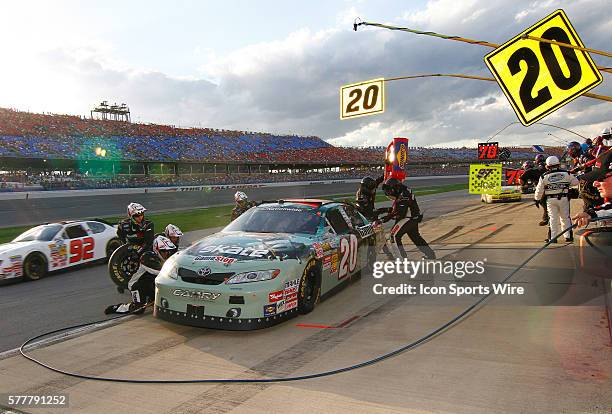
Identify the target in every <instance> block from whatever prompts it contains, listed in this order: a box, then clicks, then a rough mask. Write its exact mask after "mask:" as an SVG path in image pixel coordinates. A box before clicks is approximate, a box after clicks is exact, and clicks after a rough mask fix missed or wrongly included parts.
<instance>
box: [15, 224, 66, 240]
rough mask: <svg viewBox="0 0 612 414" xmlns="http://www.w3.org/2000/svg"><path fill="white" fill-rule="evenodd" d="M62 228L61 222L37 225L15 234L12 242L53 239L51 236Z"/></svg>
mask: <svg viewBox="0 0 612 414" xmlns="http://www.w3.org/2000/svg"><path fill="white" fill-rule="evenodd" d="M61 229H62V225H61V224H46V225H44V226H37V227H34V228H33V229H30V230H28V231H26V232H25V233H22V234H21V235H19V236H17V238H16V239H15V240H13V241H14V242H26V241H33V240H39V241H51V240H53V236H55V235H56V234H57V232H58V231H60V230H61Z"/></svg>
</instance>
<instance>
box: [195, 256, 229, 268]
mask: <svg viewBox="0 0 612 414" xmlns="http://www.w3.org/2000/svg"><path fill="white" fill-rule="evenodd" d="M237 260H238V259H236V258H234V257H225V256H196V257H194V258H193V261H194V262H218V263H221V264H224V265H225V266H229V265H230V264H232V263H234V262H236V261H237Z"/></svg>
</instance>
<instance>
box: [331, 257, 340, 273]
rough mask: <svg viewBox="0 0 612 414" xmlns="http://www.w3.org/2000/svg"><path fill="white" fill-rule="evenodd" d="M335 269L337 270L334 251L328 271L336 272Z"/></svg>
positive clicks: (336, 258) (336, 259)
mask: <svg viewBox="0 0 612 414" xmlns="http://www.w3.org/2000/svg"><path fill="white" fill-rule="evenodd" d="M337 271H338V253H334V254H332V256H331V267H330V272H331V273H336V272H337Z"/></svg>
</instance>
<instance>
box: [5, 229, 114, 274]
mask: <svg viewBox="0 0 612 414" xmlns="http://www.w3.org/2000/svg"><path fill="white" fill-rule="evenodd" d="M119 246H121V241H120V240H119V239H118V238H117V229H116V228H115V227H114V226H113V225H111V224H109V223H107V222H105V221H103V220H99V219H93V220H85V221H63V222H58V223H47V224H42V225H40V226H36V227H33V228H31V229H30V230H28V231H26V232H25V233H22V234H21V235H19V236H17V237H16V238H15V239H14V240H13V241H12V242H10V243H4V244H0V280H4V279H11V278H18V277H24V278H26V279H30V280H36V279H40V278H41V277H43V276H44V275H45V274H46V273H47V272H50V271H54V270H59V269H65V268H68V267H72V266H76V265H80V264H82V263H87V262H92V261H95V260H100V259H105V258H108V257H110V255H111V254H112V253H113V251H115V249H116V248H118V247H119Z"/></svg>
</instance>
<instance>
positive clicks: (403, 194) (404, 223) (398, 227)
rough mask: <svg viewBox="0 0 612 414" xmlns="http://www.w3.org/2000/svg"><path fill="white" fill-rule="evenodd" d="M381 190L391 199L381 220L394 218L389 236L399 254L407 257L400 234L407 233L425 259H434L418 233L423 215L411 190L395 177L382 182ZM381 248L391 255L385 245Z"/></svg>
mask: <svg viewBox="0 0 612 414" xmlns="http://www.w3.org/2000/svg"><path fill="white" fill-rule="evenodd" d="M383 191H384V192H385V195H387V197H389V198H390V199H392V200H393V206H392V207H391V211H390V212H389V214H388V215H387V216H386V217H385V218H383V221H385V222H386V221H389V220H391V219H394V220H395V225H394V226H393V228H392V229H391V237H392V238H393V240H394V241H395V243H396V244H397V248H398V250H399V252H400V255H401V256H402V257H407V254H406V250H404V245H403V244H402V236H403V235H404V234H407V235H408V237H410V240H412V242H413V243H414V244H415V246H417V247H418V248H419V250H420V251H421V252H423V254H424V255H425V257H426V258H427V259H435V258H436V254H435V253H434V251H433V250H432V249H431V247H429V244H427V242H426V241H425V239H423V237H422V236H421V234H420V233H419V223H420V222H421V221H422V220H423V215H422V214H421V210H420V209H419V205H418V204H417V201H416V198H415V197H414V195H413V194H412V192H411V191H410V190H409V189H408V187H406V186H405V185H404V184H402V183H401V181H400V180H398V179H397V178H389V179H388V180H387V181H386V182H385V183H384V184H383ZM408 212H410V216H408ZM383 250H384V251H385V253H386V254H387V255H389V256H390V255H391V252H390V251H389V249H388V247H387V246H386V245H385V247H384V249H383Z"/></svg>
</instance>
